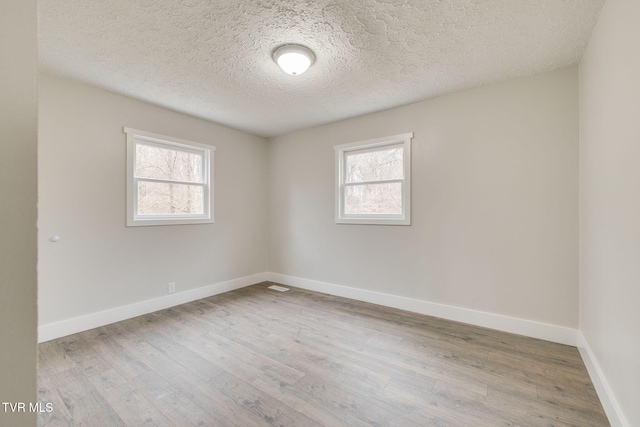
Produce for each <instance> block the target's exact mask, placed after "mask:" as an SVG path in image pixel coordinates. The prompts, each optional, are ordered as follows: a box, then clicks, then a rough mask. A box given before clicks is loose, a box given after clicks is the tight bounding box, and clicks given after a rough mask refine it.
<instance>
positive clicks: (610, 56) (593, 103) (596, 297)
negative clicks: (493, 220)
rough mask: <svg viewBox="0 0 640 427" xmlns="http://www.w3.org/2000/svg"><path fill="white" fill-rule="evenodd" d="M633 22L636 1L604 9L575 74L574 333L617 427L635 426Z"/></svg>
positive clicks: (638, 369)
mask: <svg viewBox="0 0 640 427" xmlns="http://www.w3.org/2000/svg"><path fill="white" fill-rule="evenodd" d="M639 16H640V2H638V1H636V0H609V1H607V2H606V3H605V5H604V8H603V9H602V12H601V15H600V18H599V21H598V24H597V26H596V28H595V30H594V32H593V35H592V37H591V40H590V42H589V45H588V47H587V51H586V54H585V56H584V58H583V60H582V62H581V64H580V331H581V333H582V335H583V337H584V344H585V346H586V348H587V349H588V352H587V355H588V357H590V358H592V359H593V360H592V361H591V362H593V363H595V366H596V368H597V369H596V371H599V375H600V377H601V378H595V379H594V383H596V384H597V383H598V382H599V381H600V382H601V383H602V384H601V385H603V387H601V390H605V391H606V392H607V396H602V393H601V399H602V400H603V404H605V409H607V413H608V414H609V418H610V419H612V424H614V425H627V426H638V425H640V406H639V405H638V402H639V401H640V356H639V355H640V310H638V303H639V302H640V192H639V191H638V190H639V189H640V168H639V167H638V159H639V158H640V119H639V118H638V112H639V111H640V81H639V80H638V76H640V56H639V55H638V52H639V51H640V28H639V27H638V17H639ZM592 376H593V375H592ZM601 390H599V391H601ZM607 400H608V401H609V402H607ZM625 418H626V421H625ZM614 420H615V421H614Z"/></svg>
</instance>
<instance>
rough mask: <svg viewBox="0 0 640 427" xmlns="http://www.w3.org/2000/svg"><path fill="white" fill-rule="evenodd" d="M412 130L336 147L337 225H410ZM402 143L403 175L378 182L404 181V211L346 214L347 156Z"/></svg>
mask: <svg viewBox="0 0 640 427" xmlns="http://www.w3.org/2000/svg"><path fill="white" fill-rule="evenodd" d="M412 138H413V132H409V133H402V134H399V135H392V136H385V137H382V138H375V139H369V140H366V141H359V142H353V143H350V144H342V145H336V146H334V147H333V149H334V150H335V153H336V154H335V156H336V211H335V221H336V224H372V225H411V139H412ZM393 145H402V147H403V149H404V152H403V157H402V159H403V162H404V178H403V179H398V180H390V181H378V182H402V202H403V203H402V214H399V215H374V214H369V215H348V214H345V213H344V189H345V187H346V185H345V168H344V163H345V155H346V154H347V153H349V152H352V151H361V152H366V151H367V150H373V149H379V148H382V147H386V146H393Z"/></svg>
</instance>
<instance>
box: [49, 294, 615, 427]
mask: <svg viewBox="0 0 640 427" xmlns="http://www.w3.org/2000/svg"><path fill="white" fill-rule="evenodd" d="M270 284H271V283H268V282H265V283H262V284H259V285H254V286H250V287H247V288H242V289H238V290H235V291H232V292H228V293H225V294H220V295H216V296H213V297H209V298H205V299H202V300H198V301H194V302H191V303H188V304H184V305H181V306H177V307H172V308H169V309H166V310H161V311H158V312H155V313H150V314H147V315H144V316H139V317H136V318H133V319H128V320H126V321H123V322H118V323H115V324H112V325H107V326H104V327H101V328H96V329H93V330H90V331H85V332H82V333H79V334H75V335H71V336H68V337H63V338H60V339H58V340H53V341H49V342H46V343H42V344H40V347H39V349H40V355H39V362H40V366H39V375H38V379H39V393H40V401H42V402H50V403H51V404H52V405H53V407H54V411H53V412H52V413H43V414H40V416H39V424H40V425H41V426H47V427H49V426H58V425H64V426H88V425H89V426H90V425H99V426H101V427H109V426H112V425H113V426H123V425H125V426H138V425H149V426H151V425H153V426H179V427H183V426H224V427H234V426H238V427H247V426H249V427H250V426H287V427H290V426H294V427H295V426H302V427H307V426H330V427H334V426H335V427H338V426H350V427H351V426H354V427H363V426H407V427H412V426H443V427H452V426H456V427H458V426H474V427H476V426H479V427H496V426H499V427H503V426H504V427H508V426H533V427H543V426H544V427H547V426H592V427H596V426H597V427H600V426H608V425H609V423H608V422H607V419H606V416H605V415H604V411H603V409H602V406H601V404H600V401H599V400H598V396H597V394H596V393H595V389H594V387H593V384H592V383H591V381H590V379H589V376H588V373H587V371H586V368H585V367H584V364H583V362H582V360H581V357H580V354H579V352H578V351H577V350H576V349H575V348H574V347H570V346H565V345H560V344H555V343H549V342H546V341H542V340H538V339H533V338H528V337H523V336H518V335H513V334H508V333H503V332H499V331H495V330H490V329H486V328H481V327H475V326H471V325H465V324H462V323H457V322H451V321H447V320H443V319H438V318H434V317H430V316H424V315H419V314H415V313H409V312H405V311H402V310H397V309H392V308H388V307H381V306H377V305H373V304H367V303H363V302H358V301H354V300H348V299H345V298H340V297H335V296H330V295H325V294H321V293H317V292H312V291H307V290H301V289H296V288H290V291H288V292H285V293H281V292H275V291H273V290H270V289H267V287H268V286H269V285H270Z"/></svg>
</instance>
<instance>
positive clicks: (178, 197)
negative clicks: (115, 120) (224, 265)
mask: <svg viewBox="0 0 640 427" xmlns="http://www.w3.org/2000/svg"><path fill="white" fill-rule="evenodd" d="M124 130H125V133H126V134H127V160H128V165H127V192H128V194H127V225H128V226H136V225H170V224H190V223H191V224H192V223H210V222H213V215H212V209H211V205H212V200H211V193H212V192H211V183H210V176H211V166H212V157H213V154H212V152H213V151H214V150H215V147H212V146H208V145H203V144H198V143H194V142H191V141H185V140H181V139H177V138H171V137H166V136H162V135H156V134H151V133H149V132H144V131H139V130H135V129H130V128H125V129H124Z"/></svg>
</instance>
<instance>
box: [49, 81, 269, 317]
mask: <svg viewBox="0 0 640 427" xmlns="http://www.w3.org/2000/svg"><path fill="white" fill-rule="evenodd" d="M39 82H40V94H39V113H40V116H41V117H42V120H41V121H40V122H39V132H40V134H39V141H40V142H39V148H38V154H39V159H40V163H39V172H40V175H39V190H40V194H39V208H40V217H39V243H40V249H39V257H40V259H39V279H40V282H39V302H40V306H39V313H40V324H41V325H47V324H51V323H53V322H60V321H64V320H66V319H72V318H75V317H77V316H84V315H88V314H92V313H97V312H100V311H104V310H112V309H115V308H117V307H121V306H126V305H131V304H135V303H139V302H141V301H147V300H150V299H153V298H158V297H161V296H166V295H167V284H168V282H175V283H176V288H177V291H176V292H177V293H180V292H183V291H193V290H194V289H198V288H202V287H206V286H210V285H214V284H216V283H220V282H225V281H229V280H234V279H238V278H241V277H245V276H251V275H253V274H256V273H263V272H264V271H265V266H266V228H265V227H266V225H265V214H264V211H265V203H266V192H265V182H264V177H265V175H266V149H267V146H266V144H265V140H264V139H263V138H260V137H256V136H253V135H249V134H247V133H244V132H240V131H237V130H233V129H230V128H226V127H223V126H219V125H216V124H213V123H211V122H207V121H204V120H200V119H196V118H193V117H189V116H185V115H182V114H179V113H176V112H172V111H169V110H166V109H163V108H160V107H155V106H152V105H149V104H146V103H143V102H140V101H136V100H133V99H130V98H126V97H123V96H121V95H116V94H113V93H109V92H106V91H103V90H100V89H97V88H94V87H91V86H85V85H82V84H79V83H74V82H71V81H69V80H64V79H60V78H56V77H52V76H49V75H41V76H40V80H39ZM123 126H128V127H132V128H136V129H141V130H145V131H149V132H153V133H157V134H161V135H168V136H173V137H177V138H182V139H186V140H190V141H195V142H199V143H203V144H210V145H215V146H216V151H215V164H214V184H213V185H214V192H215V194H214V199H215V223H214V224H194V225H174V226H152V227H126V226H125V224H126V222H125V221H126V211H125V179H126V176H125V156H126V149H125V142H126V139H125V134H124V133H123V129H122V128H123ZM54 235H57V236H60V241H59V242H57V243H52V242H50V241H49V239H50V238H51V236H54ZM92 326H95V325H92Z"/></svg>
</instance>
